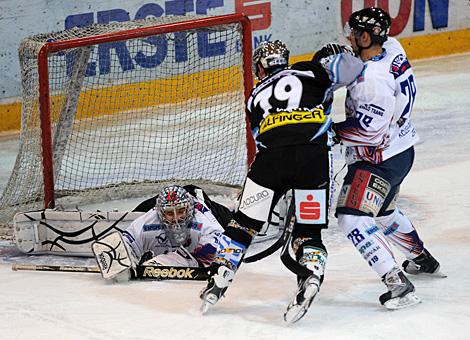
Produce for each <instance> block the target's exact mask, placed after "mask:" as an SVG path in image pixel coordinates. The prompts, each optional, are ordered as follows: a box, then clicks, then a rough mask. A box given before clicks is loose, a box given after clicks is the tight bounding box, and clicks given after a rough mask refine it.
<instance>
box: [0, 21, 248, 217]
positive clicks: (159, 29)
mask: <svg viewBox="0 0 470 340" xmlns="http://www.w3.org/2000/svg"><path fill="white" fill-rule="evenodd" d="M19 57H20V64H21V71H22V91H23V92H22V98H23V104H22V127H21V133H20V149H19V154H18V157H17V159H16V163H15V166H14V169H13V172H12V175H11V178H10V180H9V182H8V184H7V186H6V189H5V190H4V192H3V195H2V199H1V201H0V223H2V224H3V225H5V223H9V222H11V220H12V217H13V215H14V213H15V212H17V211H24V210H26V209H37V208H39V209H40V208H44V207H54V206H60V207H63V208H69V207H76V206H77V205H78V206H80V205H82V204H84V203H94V202H95V203H96V202H101V201H106V200H113V199H123V198H129V197H139V196H142V195H147V194H155V193H156V191H157V190H159V186H161V185H163V184H165V183H168V182H174V181H176V182H179V183H181V184H185V183H193V184H199V185H202V186H203V187H204V184H221V185H228V186H238V185H241V184H242V182H243V180H244V176H245V174H246V171H247V164H248V163H249V162H250V160H251V158H252V157H253V154H254V144H253V141H252V139H251V137H249V136H251V134H250V133H248V128H249V127H248V126H247V123H246V119H245V114H244V100H245V96H246V95H247V94H248V93H249V91H250V90H251V87H252V85H253V81H252V75H251V30H250V23H249V20H248V19H247V18H246V17H245V16H243V15H240V14H232V15H224V16H217V17H200V16H195V17H188V16H184V17H176V16H175V17H162V18H151V19H150V18H149V19H145V20H135V21H129V22H121V23H110V24H106V25H100V24H96V25H92V26H89V27H85V28H75V29H70V30H66V31H62V32H56V33H50V34H41V35H36V36H33V37H30V38H27V39H25V40H23V41H22V43H21V45H20V48H19Z"/></svg>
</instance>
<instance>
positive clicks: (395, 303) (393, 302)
mask: <svg viewBox="0 0 470 340" xmlns="http://www.w3.org/2000/svg"><path fill="white" fill-rule="evenodd" d="M420 302H421V299H420V298H419V297H417V296H416V294H415V293H414V292H411V293H408V294H406V295H405V296H403V297H397V298H394V299H390V300H388V301H387V302H385V303H384V306H385V308H387V309H391V310H395V309H402V308H407V307H411V306H414V305H417V304H418V303H420Z"/></svg>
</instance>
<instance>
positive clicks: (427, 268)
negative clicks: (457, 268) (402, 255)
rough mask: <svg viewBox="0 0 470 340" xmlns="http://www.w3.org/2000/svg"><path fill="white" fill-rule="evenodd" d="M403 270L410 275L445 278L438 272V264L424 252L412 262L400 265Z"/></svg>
mask: <svg viewBox="0 0 470 340" xmlns="http://www.w3.org/2000/svg"><path fill="white" fill-rule="evenodd" d="M402 266H403V270H404V271H405V272H406V273H408V274H411V275H423V276H424V275H428V276H435V277H443V278H445V277H447V275H445V274H444V273H442V272H441V271H440V267H441V266H440V264H439V262H438V261H437V260H436V259H435V258H434V257H433V256H432V255H431V254H430V253H429V252H428V251H427V250H426V249H424V250H423V252H422V253H421V254H420V255H419V256H418V257H416V258H414V259H412V260H405V261H404V262H403V264H402Z"/></svg>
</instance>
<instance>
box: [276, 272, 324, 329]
mask: <svg viewBox="0 0 470 340" xmlns="http://www.w3.org/2000/svg"><path fill="white" fill-rule="evenodd" d="M320 284H321V282H320V278H318V276H316V275H311V276H309V277H308V278H306V279H304V280H301V281H300V283H299V288H298V291H297V293H296V294H295V297H294V300H293V301H292V302H291V303H290V304H289V306H288V307H287V311H286V312H285V313H284V321H286V322H287V323H288V324H292V323H294V322H297V321H298V320H300V319H301V318H302V317H303V316H304V315H305V314H306V313H307V310H308V308H309V307H310V305H311V304H312V302H313V299H314V298H315V296H316V295H317V293H318V292H319V291H320Z"/></svg>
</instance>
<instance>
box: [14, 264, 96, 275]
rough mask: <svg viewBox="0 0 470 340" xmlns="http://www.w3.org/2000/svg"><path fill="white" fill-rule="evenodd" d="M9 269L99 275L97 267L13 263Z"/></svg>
mask: <svg viewBox="0 0 470 340" xmlns="http://www.w3.org/2000/svg"><path fill="white" fill-rule="evenodd" d="M11 269H12V270H14V271H17V270H32V271H37V272H38V271H46V272H81V273H99V272H100V269H99V268H98V266H73V265H71V266H69V265H48V264H27V263H13V264H12V265H11Z"/></svg>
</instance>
